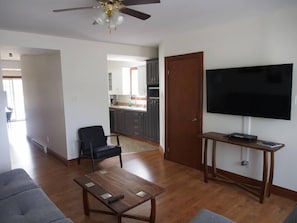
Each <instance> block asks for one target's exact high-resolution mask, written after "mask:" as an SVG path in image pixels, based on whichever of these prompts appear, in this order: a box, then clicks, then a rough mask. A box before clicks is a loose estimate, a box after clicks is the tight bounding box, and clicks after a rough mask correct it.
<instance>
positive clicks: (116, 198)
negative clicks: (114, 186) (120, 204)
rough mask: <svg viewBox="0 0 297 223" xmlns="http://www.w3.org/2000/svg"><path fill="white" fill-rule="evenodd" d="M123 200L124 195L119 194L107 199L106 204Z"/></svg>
mask: <svg viewBox="0 0 297 223" xmlns="http://www.w3.org/2000/svg"><path fill="white" fill-rule="evenodd" d="M123 198H124V194H119V195H116V196H113V197H111V198H108V199H107V202H108V203H109V204H111V203H113V202H116V201H118V200H121V199H123Z"/></svg>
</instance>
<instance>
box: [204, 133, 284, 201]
mask: <svg viewBox="0 0 297 223" xmlns="http://www.w3.org/2000/svg"><path fill="white" fill-rule="evenodd" d="M202 138H203V139H204V157H203V163H204V181H205V182H206V183H207V182H208V180H209V179H217V180H223V181H227V182H231V183H235V184H236V185H238V186H240V187H241V188H243V189H245V190H247V191H249V192H250V193H252V194H254V195H256V196H258V197H259V200H260V203H263V202H264V198H265V194H266V195H267V196H268V197H269V196H270V193H271V185H272V181H273V171H274V153H275V152H276V151H277V150H279V149H281V148H282V147H284V146H285V145H284V144H282V143H277V146H274V147H270V146H267V145H264V144H262V142H264V141H263V140H257V141H254V142H247V141H243V140H240V139H239V140H237V139H230V138H228V137H227V135H226V134H222V133H217V132H207V133H204V134H203V135H202ZM208 140H212V141H213V146H212V159H211V162H212V166H211V168H210V170H211V173H212V177H211V176H209V167H208V165H207V146H208ZM217 142H223V143H229V144H233V145H237V146H243V147H247V148H251V149H256V150H260V151H263V175H262V181H261V185H260V186H256V185H248V184H244V183H240V182H234V181H232V180H230V179H228V178H226V177H223V176H221V175H219V174H218V173H217V169H216V144H217ZM268 154H270V165H269V161H268V160H269V159H268ZM268 173H269V178H267V177H268Z"/></svg>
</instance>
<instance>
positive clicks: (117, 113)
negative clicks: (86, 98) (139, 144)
mask: <svg viewBox="0 0 297 223" xmlns="http://www.w3.org/2000/svg"><path fill="white" fill-rule="evenodd" d="M145 113H146V112H142V111H133V110H124V109H114V113H113V115H114V132H116V133H119V134H123V135H127V136H135V137H139V138H144V114H145ZM110 114H112V113H110Z"/></svg>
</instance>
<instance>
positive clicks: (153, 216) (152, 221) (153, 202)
mask: <svg viewBox="0 0 297 223" xmlns="http://www.w3.org/2000/svg"><path fill="white" fill-rule="evenodd" d="M155 220H156V199H155V198H152V199H151V216H150V223H155Z"/></svg>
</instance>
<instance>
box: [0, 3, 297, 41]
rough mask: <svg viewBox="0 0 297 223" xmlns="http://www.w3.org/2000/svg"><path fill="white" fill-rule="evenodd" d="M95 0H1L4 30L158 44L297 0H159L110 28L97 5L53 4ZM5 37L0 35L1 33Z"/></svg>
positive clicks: (0, 7)
mask: <svg viewBox="0 0 297 223" xmlns="http://www.w3.org/2000/svg"><path fill="white" fill-rule="evenodd" d="M95 3H96V1H95V0H1V1H0V29H4V30H13V31H23V32H30V33H40V34H46V35H54V36H63V37H70V38H77V39H84V40H93V41H103V42H112V43H123V44H133V45H143V46H157V45H158V44H159V43H160V41H162V40H163V39H166V38H168V37H170V36H171V35H175V34H178V33H182V32H188V31H191V30H197V29H200V28H203V27H207V26H213V25H220V24H222V23H225V22H228V21H231V20H238V19H241V18H245V17H254V16H257V15H259V14H261V13H271V12H273V11H274V10H277V9H280V8H284V7H297V0H187V1H185V0H179V1H178V0H161V3H160V4H147V5H138V6H131V7H130V8H133V9H136V10H139V11H142V12H145V13H147V14H150V15H151V18H149V19H148V20H146V21H142V20H139V19H136V18H134V17H131V16H128V15H125V17H124V18H125V21H124V23H123V24H122V25H120V26H119V27H118V28H117V30H116V31H112V33H109V31H108V28H107V27H106V26H102V25H92V22H93V21H94V17H95V16H96V12H97V11H96V9H86V10H79V11H68V12H59V13H54V12H52V10H53V9H61V8H71V7H81V6H92V5H96V4H95ZM0 38H1V37H0Z"/></svg>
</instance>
